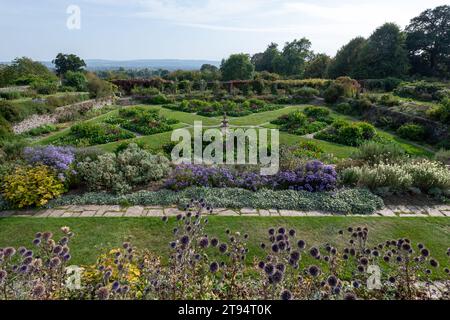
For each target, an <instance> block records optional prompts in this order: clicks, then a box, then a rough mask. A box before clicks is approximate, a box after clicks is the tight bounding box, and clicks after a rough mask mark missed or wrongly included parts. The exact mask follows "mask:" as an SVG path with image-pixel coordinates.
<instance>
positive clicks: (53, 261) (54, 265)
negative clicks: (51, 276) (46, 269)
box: [50, 257, 61, 268]
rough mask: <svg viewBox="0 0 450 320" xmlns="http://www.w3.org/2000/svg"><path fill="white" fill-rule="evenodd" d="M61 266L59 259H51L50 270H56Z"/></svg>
mask: <svg viewBox="0 0 450 320" xmlns="http://www.w3.org/2000/svg"><path fill="white" fill-rule="evenodd" d="M60 264H61V259H60V258H59V257H53V258H52V259H50V268H57V267H58V266H59V265H60Z"/></svg>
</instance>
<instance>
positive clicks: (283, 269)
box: [275, 263, 286, 272]
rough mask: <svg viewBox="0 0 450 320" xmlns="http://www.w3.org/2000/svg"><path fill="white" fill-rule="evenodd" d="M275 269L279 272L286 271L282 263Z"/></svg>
mask: <svg viewBox="0 0 450 320" xmlns="http://www.w3.org/2000/svg"><path fill="white" fill-rule="evenodd" d="M275 268H276V269H277V270H279V271H281V272H284V271H285V270H286V266H285V265H284V264H283V263H278V264H277V265H276V267H275Z"/></svg>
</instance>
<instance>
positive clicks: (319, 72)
mask: <svg viewBox="0 0 450 320" xmlns="http://www.w3.org/2000/svg"><path fill="white" fill-rule="evenodd" d="M330 62H331V58H330V56H328V55H326V54H325V53H319V54H317V55H315V56H314V58H313V59H312V60H310V61H308V62H307V64H306V68H305V74H304V77H305V78H322V79H323V78H327V77H328V67H329V65H330Z"/></svg>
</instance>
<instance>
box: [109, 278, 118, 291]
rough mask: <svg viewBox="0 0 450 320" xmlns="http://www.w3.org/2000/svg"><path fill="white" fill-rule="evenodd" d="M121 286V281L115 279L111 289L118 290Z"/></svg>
mask: <svg viewBox="0 0 450 320" xmlns="http://www.w3.org/2000/svg"><path fill="white" fill-rule="evenodd" d="M119 288H120V282H119V281H117V280H116V281H114V282H113V284H112V286H111V291H117V290H118V289H119Z"/></svg>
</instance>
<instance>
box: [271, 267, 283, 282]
mask: <svg viewBox="0 0 450 320" xmlns="http://www.w3.org/2000/svg"><path fill="white" fill-rule="evenodd" d="M272 280H273V283H275V284H277V283H280V282H281V281H283V272H281V271H280V270H276V271H275V272H274V273H273V275H272Z"/></svg>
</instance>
